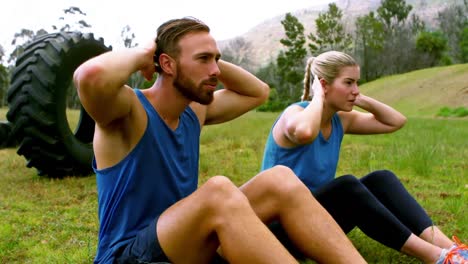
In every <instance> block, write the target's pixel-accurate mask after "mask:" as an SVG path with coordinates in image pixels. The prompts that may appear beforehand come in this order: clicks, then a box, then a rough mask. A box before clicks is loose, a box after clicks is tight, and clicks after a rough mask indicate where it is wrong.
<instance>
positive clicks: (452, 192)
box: [0, 112, 468, 263]
mask: <svg viewBox="0 0 468 264" xmlns="http://www.w3.org/2000/svg"><path fill="white" fill-rule="evenodd" d="M276 115H277V114H276V113H255V112H252V113H249V114H247V115H245V116H243V117H241V118H239V119H237V120H235V121H233V122H230V123H227V124H223V125H217V126H208V127H205V128H204V131H203V133H202V140H201V141H202V146H201V160H200V182H204V181H206V179H208V178H209V177H210V176H213V175H220V174H221V175H226V176H229V177H231V179H233V181H234V182H235V183H236V184H241V183H243V182H244V181H246V180H247V179H248V178H249V177H251V176H252V175H254V174H256V173H257V172H258V170H259V166H260V163H261V158H262V152H263V143H264V142H265V139H266V136H267V133H268V130H269V129H270V126H271V124H272V122H273V121H274V119H275V118H276ZM0 117H1V116H0ZM467 136H468V122H467V120H466V119H460V120H454V119H450V120H449V119H432V118H410V119H409V122H408V124H407V125H406V126H405V127H404V128H403V129H402V130H400V131H398V132H397V133H394V134H389V135H379V136H346V137H345V141H344V143H343V152H342V156H341V160H340V164H339V172H338V174H343V173H353V174H355V175H359V176H361V175H364V174H366V173H367V172H369V171H371V170H375V169H382V168H387V169H392V170H394V171H395V172H396V173H397V174H398V175H399V176H400V178H401V180H402V181H403V183H404V184H405V185H406V186H407V188H408V189H409V190H410V191H411V193H413V194H414V195H415V197H416V199H418V201H419V202H421V204H422V205H423V206H424V207H425V208H426V209H427V211H428V213H429V214H430V215H431V216H432V217H433V220H434V221H435V223H437V225H439V226H440V227H441V228H442V229H443V230H444V231H445V232H446V233H447V234H450V235H452V234H454V235H457V236H459V237H460V238H461V239H467V238H468V214H467V209H468V208H467V207H468V197H467V193H468V178H467V173H466V171H467V169H468V162H467V160H468V159H467V158H468V141H467V140H466V139H467V138H468V137H467ZM0 170H1V171H2V172H3V173H2V174H1V175H0V186H2V191H1V192H0V263H90V262H91V261H92V260H93V257H94V254H95V250H96V246H97V241H96V238H97V231H98V220H97V211H96V208H97V200H96V186H95V179H94V176H93V175H91V176H89V177H83V178H65V179H62V180H56V179H49V178H43V177H39V176H37V175H36V171H35V169H30V168H27V167H26V166H25V160H24V158H23V157H22V156H18V155H17V154H16V149H3V150H0ZM349 237H350V238H351V239H352V241H353V243H354V244H355V245H356V247H357V248H358V249H359V251H360V252H361V253H362V255H363V256H364V257H365V258H366V260H367V261H368V262H369V263H419V262H418V261H416V260H415V259H413V258H410V257H407V256H404V255H402V254H399V253H398V252H395V251H393V250H390V249H387V248H385V247H383V246H381V245H380V244H378V243H376V242H374V241H373V240H371V239H369V238H367V237H366V236H365V235H363V234H362V233H361V232H360V231H359V230H353V231H352V232H351V233H350V234H349Z"/></svg>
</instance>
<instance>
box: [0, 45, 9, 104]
mask: <svg viewBox="0 0 468 264" xmlns="http://www.w3.org/2000/svg"><path fill="white" fill-rule="evenodd" d="M3 56H5V49H3V47H2V45H0V107H4V106H5V105H6V104H7V103H6V96H5V95H6V92H7V90H8V84H9V76H8V75H9V74H8V69H7V68H6V67H5V66H4V65H3V64H2V60H3Z"/></svg>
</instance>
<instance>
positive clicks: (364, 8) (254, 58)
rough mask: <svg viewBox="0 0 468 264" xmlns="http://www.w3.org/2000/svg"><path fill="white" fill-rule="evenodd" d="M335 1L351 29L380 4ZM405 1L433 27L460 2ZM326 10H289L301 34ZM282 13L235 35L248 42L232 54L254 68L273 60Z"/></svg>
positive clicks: (223, 43)
mask: <svg viewBox="0 0 468 264" xmlns="http://www.w3.org/2000/svg"><path fill="white" fill-rule="evenodd" d="M335 3H336V4H337V6H338V7H339V8H340V9H341V10H342V11H343V19H344V21H345V25H346V27H347V28H349V29H351V30H352V29H353V27H354V21H355V19H356V18H357V17H358V16H362V15H365V14H368V13H369V12H370V11H375V10H376V9H377V8H378V7H379V6H380V3H381V0H337V1H335ZM406 3H407V4H410V5H412V6H413V9H412V13H411V14H413V13H415V14H417V15H418V16H419V17H420V18H421V19H422V20H423V21H425V22H426V23H427V25H428V26H429V27H433V26H436V18H437V14H438V12H439V11H441V10H443V9H444V8H446V7H447V6H449V5H451V4H462V3H463V0H407V1H406ZM327 10H328V4H327V5H322V6H314V7H311V8H307V9H302V10H299V11H297V12H293V13H292V14H293V15H294V16H295V17H297V18H298V19H299V21H300V22H301V23H302V24H303V25H304V27H305V34H306V35H307V34H309V33H310V32H315V20H316V19H317V17H318V15H319V14H320V13H324V12H326V11H327ZM411 14H410V15H411ZM285 15H286V13H285V14H284V15H281V16H276V17H273V18H271V19H268V20H266V21H264V22H263V23H261V24H259V25H257V26H255V27H254V28H252V29H250V30H249V31H248V32H247V33H245V34H243V35H241V36H238V38H243V39H244V40H245V42H247V43H249V46H248V50H242V52H240V53H238V54H235V55H236V56H244V57H248V59H249V62H250V63H249V64H250V65H249V66H250V68H251V69H254V70H256V69H258V68H260V67H261V66H264V65H265V64H267V63H268V62H270V61H271V60H274V59H275V58H276V56H277V55H278V53H279V51H280V50H281V49H283V46H282V44H281V43H280V42H279V41H280V39H282V38H284V37H285V34H284V28H283V25H281V20H283V19H284V17H285ZM230 41H232V39H228V40H224V41H220V42H219V43H218V44H219V46H220V48H221V50H222V49H223V48H225V47H226V45H228V44H229V42H230Z"/></svg>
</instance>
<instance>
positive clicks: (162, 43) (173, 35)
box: [154, 17, 210, 73]
mask: <svg viewBox="0 0 468 264" xmlns="http://www.w3.org/2000/svg"><path fill="white" fill-rule="evenodd" d="M193 32H208V33H209V32H210V28H209V27H208V26H207V25H206V24H205V23H203V22H202V21H200V20H198V19H196V18H193V17H184V18H178V19H171V20H169V21H167V22H165V23H163V24H162V25H161V26H159V28H158V30H157V34H156V39H155V42H156V52H155V54H154V62H155V65H156V71H157V72H158V73H161V72H162V69H161V67H160V65H159V56H161V54H162V53H166V54H168V55H169V56H171V57H173V58H177V56H178V55H179V52H180V47H179V40H180V38H182V37H183V36H184V35H186V34H188V33H193Z"/></svg>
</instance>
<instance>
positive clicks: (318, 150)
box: [262, 101, 343, 192]
mask: <svg viewBox="0 0 468 264" xmlns="http://www.w3.org/2000/svg"><path fill="white" fill-rule="evenodd" d="M296 104H297V105H299V106H301V107H303V108H306V107H307V106H308V105H309V102H306V101H304V102H299V103H296ZM276 122H278V120H276V121H275V124H276ZM273 127H274V125H273ZM342 139H343V126H342V125H341V121H340V118H339V116H338V114H336V113H335V114H334V115H333V117H332V132H331V134H330V137H329V138H328V140H326V139H325V138H324V137H323V135H322V132H320V133H319V135H318V136H317V138H316V139H315V140H314V141H313V142H312V143H310V144H307V145H301V146H296V147H291V148H284V147H281V146H278V144H276V142H275V140H274V139H273V133H272V130H270V134H269V135H268V139H267V142H266V144H265V150H264V154H263V162H262V170H266V169H268V168H271V167H273V166H275V165H284V166H287V167H289V168H291V169H292V170H293V171H294V173H295V174H296V175H297V176H298V177H299V178H300V179H301V181H302V182H304V184H305V185H306V186H307V187H309V189H310V190H311V191H312V192H313V191H315V190H316V189H317V188H318V187H321V186H323V185H324V184H326V183H328V182H330V181H332V180H333V179H334V178H335V174H336V168H337V165H338V159H339V156H340V146H341V141H342Z"/></svg>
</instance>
